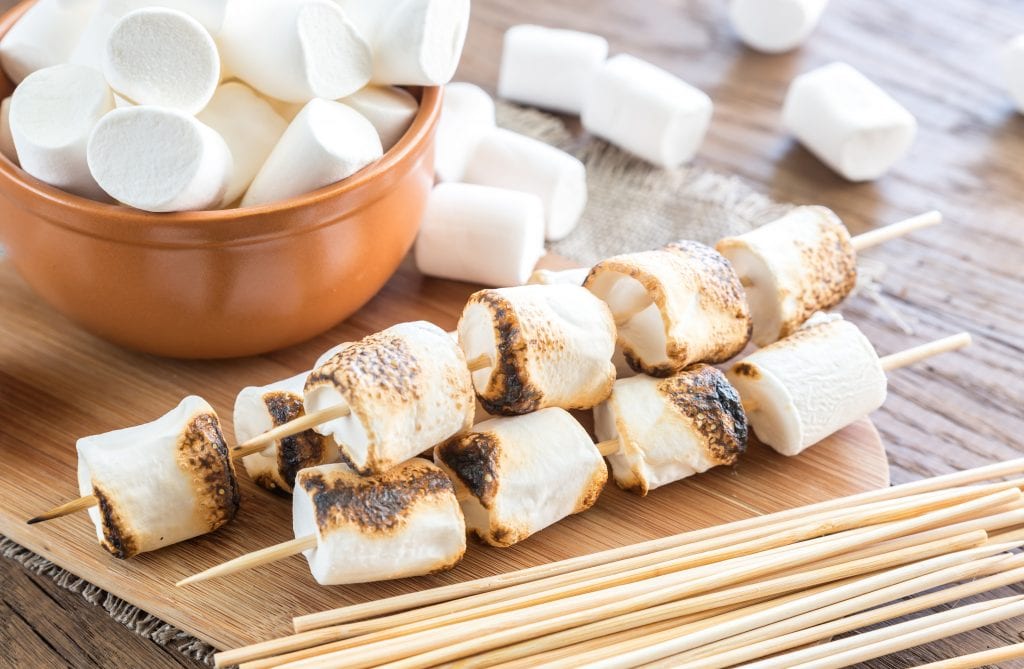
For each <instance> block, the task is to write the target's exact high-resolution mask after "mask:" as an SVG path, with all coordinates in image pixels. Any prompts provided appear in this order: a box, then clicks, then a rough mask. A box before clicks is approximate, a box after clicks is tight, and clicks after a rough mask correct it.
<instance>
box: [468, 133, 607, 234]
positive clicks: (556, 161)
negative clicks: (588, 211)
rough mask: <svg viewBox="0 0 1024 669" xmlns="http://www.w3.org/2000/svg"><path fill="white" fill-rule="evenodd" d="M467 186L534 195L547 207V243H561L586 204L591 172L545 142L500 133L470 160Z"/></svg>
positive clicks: (479, 147) (487, 139) (479, 146)
mask: <svg viewBox="0 0 1024 669" xmlns="http://www.w3.org/2000/svg"><path fill="white" fill-rule="evenodd" d="M463 180H464V181H466V183H472V184H479V185H481V186H496V187H498V188H508V189H509V190H518V191H523V192H524V193H533V194H534V195H536V196H538V197H539V198H540V199H541V201H542V202H543V203H544V218H545V220H546V221H547V226H546V229H545V238H546V239H548V240H551V241H556V240H559V239H562V238H563V237H565V236H566V235H568V234H569V233H570V232H572V230H573V228H575V227H576V224H577V223H579V220H580V216H581V215H582V214H583V208H584V207H585V206H586V204H587V169H586V168H585V167H584V166H583V163H581V162H580V161H579V160H578V159H577V158H575V157H573V156H571V155H569V154H568V153H566V152H565V151H562V150H560V149H556V148H555V147H553V146H551V145H549V144H545V143H544V142H542V141H540V140H537V139H533V138H532V137H527V136H526V135H520V134H519V133H515V132H512V131H511V130H504V129H502V128H496V129H494V130H491V131H490V132H488V133H487V134H486V135H484V136H483V137H482V138H481V139H480V141H479V143H478V144H477V146H476V149H475V150H474V151H473V153H472V154H471V155H470V157H469V160H468V161H467V163H466V172H465V174H464V175H463Z"/></svg>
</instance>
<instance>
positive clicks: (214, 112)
mask: <svg viewBox="0 0 1024 669" xmlns="http://www.w3.org/2000/svg"><path fill="white" fill-rule="evenodd" d="M196 118H198V119H199V120H200V121H202V122H203V123H205V124H206V125H208V126H210V127H211V128H213V129H214V130H216V131H217V132H218V133H220V136H221V137H223V138H224V141H225V142H227V145H228V149H230V150H231V157H232V159H233V162H234V170H233V171H232V174H231V179H230V180H229V181H228V188H227V192H226V193H225V194H224V199H223V202H222V205H224V206H226V205H229V204H230V203H232V202H234V201H236V200H237V199H238V198H240V197H242V195H243V194H244V193H245V191H246V189H248V188H249V185H250V184H251V183H252V180H253V179H254V178H256V174H257V173H258V172H259V171H260V168H261V167H263V163H265V162H266V161H267V157H268V156H269V155H270V152H271V151H273V150H274V146H275V145H276V144H277V142H278V140H279V139H281V135H283V134H284V131H285V129H286V128H287V127H288V121H286V120H284V119H283V118H281V117H280V116H279V115H278V114H277V112H275V111H274V108H273V106H271V104H270V103H269V102H267V101H266V100H265V99H263V98H262V97H260V96H259V95H257V94H256V92H255V91H253V90H252V89H251V88H249V87H248V86H246V85H245V84H243V83H242V82H240V81H232V82H230V83H227V84H224V85H223V86H221V87H220V88H218V89H217V92H216V94H214V96H213V99H212V100H211V101H210V104H208V105H207V106H206V109H204V110H203V111H202V112H200V113H199V115H198V116H197V117H196Z"/></svg>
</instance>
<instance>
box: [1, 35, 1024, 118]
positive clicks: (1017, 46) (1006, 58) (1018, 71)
mask: <svg viewBox="0 0 1024 669" xmlns="http://www.w3.org/2000/svg"><path fill="white" fill-rule="evenodd" d="M2 50H3V43H2V42H0V52H2ZM1002 61H1003V76H1004V77H1005V80H1006V89H1007V90H1008V91H1009V92H1010V96H1011V97H1012V98H1013V101H1014V103H1015V104H1016V105H1017V110H1018V111H1019V112H1021V113H1022V114H1024V35H1018V36H1017V37H1016V38H1014V39H1012V40H1010V42H1009V43H1008V44H1007V45H1006V46H1005V47H1003V53H1002Z"/></svg>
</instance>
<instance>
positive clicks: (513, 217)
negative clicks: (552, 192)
mask: <svg viewBox="0 0 1024 669" xmlns="http://www.w3.org/2000/svg"><path fill="white" fill-rule="evenodd" d="M481 221H486V222H487V224H486V225H481V224H480V223H481ZM543 255H544V205H543V203H542V202H541V201H540V198H539V197H537V196H536V195H531V194H530V193H520V192H518V191H511V190H506V189H504V188H491V187H489V186H475V185H472V184H458V183H447V184H438V185H437V186H435V187H434V190H432V191H431V192H430V196H429V198H428V199H427V208H426V213H424V215H423V222H422V223H421V224H420V231H419V236H418V237H417V238H416V249H415V257H416V267H417V268H418V269H419V270H420V272H422V273H423V274H426V275H428V276H437V277H441V278H444V279H454V280H455V281H466V282H468V283H477V284H483V285H485V286H517V285H519V284H521V283H523V282H524V281H526V279H527V278H528V277H529V276H530V272H531V271H532V270H533V268H534V266H536V264H537V261H538V260H540V258H541V256H543Z"/></svg>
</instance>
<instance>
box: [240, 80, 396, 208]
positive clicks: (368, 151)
mask: <svg viewBox="0 0 1024 669" xmlns="http://www.w3.org/2000/svg"><path fill="white" fill-rule="evenodd" d="M382 155H384V149H383V147H382V146H381V144H380V138H379V137H378V136H377V131H376V130H375V129H374V127H373V124H371V123H370V122H369V121H367V120H366V117H365V116H363V115H362V114H360V113H359V112H357V111H356V110H354V109H352V108H351V107H349V106H347V105H343V104H341V103H340V102H333V101H331V100H320V99H313V100H310V101H309V103H308V104H306V106H305V107H304V108H303V109H302V111H301V112H299V114H298V116H296V117H295V119H294V120H293V121H292V122H291V123H290V124H289V125H288V129H287V130H285V131H284V134H283V135H281V139H280V140H278V142H277V145H276V146H274V149H273V151H271V152H270V156H269V157H268V158H267V161H266V162H265V163H264V164H263V167H262V168H260V171H259V172H258V173H257V174H256V178H255V179H253V182H252V185H251V186H249V190H248V191H246V193H245V197H243V198H242V206H243V207H253V206H257V205H261V204H266V203H268V202H278V201H281V200H286V199H288V198H290V197H295V196H297V195H302V194H303V193H309V192H312V191H314V190H316V189H318V188H322V187H324V186H327V185H330V184H333V183H336V182H338V181H341V180H342V179H345V178H347V177H349V176H351V175H353V174H355V173H356V172H358V171H359V170H361V169H363V168H364V167H366V166H367V165H369V164H370V163H372V162H373V161H375V160H377V159H378V158H380V157H381V156H382Z"/></svg>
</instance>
